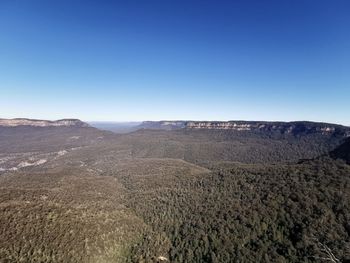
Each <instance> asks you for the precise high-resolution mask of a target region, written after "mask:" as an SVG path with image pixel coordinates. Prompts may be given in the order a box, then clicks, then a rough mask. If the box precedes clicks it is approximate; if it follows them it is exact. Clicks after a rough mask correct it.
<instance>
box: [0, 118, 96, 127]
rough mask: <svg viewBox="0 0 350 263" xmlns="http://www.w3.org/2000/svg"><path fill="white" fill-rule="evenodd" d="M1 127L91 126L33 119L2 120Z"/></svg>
mask: <svg viewBox="0 0 350 263" xmlns="http://www.w3.org/2000/svg"><path fill="white" fill-rule="evenodd" d="M0 126H3V127H17V126H34V127H90V125H89V124H87V123H85V122H82V121H81V120H78V119H62V120H57V121H48V120H33V119H22V118H19V119H0Z"/></svg>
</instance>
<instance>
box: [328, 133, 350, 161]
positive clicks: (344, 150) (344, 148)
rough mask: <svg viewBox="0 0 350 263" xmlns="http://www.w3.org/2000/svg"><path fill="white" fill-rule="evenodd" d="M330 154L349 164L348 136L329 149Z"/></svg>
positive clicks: (349, 140)
mask: <svg viewBox="0 0 350 263" xmlns="http://www.w3.org/2000/svg"><path fill="white" fill-rule="evenodd" d="M330 156H331V157H332V158H334V159H343V160H344V161H346V162H347V163H348V164H350V138H349V139H347V140H346V141H345V142H344V143H343V144H341V145H340V146H338V147H337V148H336V149H334V150H333V151H331V152H330Z"/></svg>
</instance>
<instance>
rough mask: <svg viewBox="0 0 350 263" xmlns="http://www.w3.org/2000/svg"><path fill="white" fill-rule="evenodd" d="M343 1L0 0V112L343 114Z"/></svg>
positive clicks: (207, 116) (106, 116)
mask: <svg viewBox="0 0 350 263" xmlns="http://www.w3.org/2000/svg"><path fill="white" fill-rule="evenodd" d="M349 12H350V2H349V1H323V0H317V1H311V0H310V1H308V0H304V1H300V0H290V1H288V0H282V1H281V0H276V1H260V0H259V1H250V0H248V1H247V0H245V1H243V0H242V1H214V0H212V1H205V0H201V1H199V0H198V1H189V0H186V1H184V0H183V1H182V0H178V1H170V0H159V1H153V0H148V1H97V0H96V1H76V0H72V1H65V0H56V1H44V0H43V1H36V0H31V1H25V0H23V1H18V0H0V117H5V118H12V117H29V118H45V119H59V118H68V117H69V118H80V119H82V120H90V121H91V120H109V121H136V120H137V121H138V120H161V119H193V120H236V119H244V120H286V121H289V120H314V121H325V122H334V123H341V124H345V125H350V103H349V101H350V86H349V84H350V72H349V71H350V31H349V28H350V16H349V15H348V14H349Z"/></svg>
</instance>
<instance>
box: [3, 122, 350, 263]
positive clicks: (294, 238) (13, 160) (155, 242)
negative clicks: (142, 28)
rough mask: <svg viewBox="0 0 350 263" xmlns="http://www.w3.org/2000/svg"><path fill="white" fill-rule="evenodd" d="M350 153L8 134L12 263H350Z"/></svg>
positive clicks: (238, 135) (75, 133)
mask: <svg viewBox="0 0 350 263" xmlns="http://www.w3.org/2000/svg"><path fill="white" fill-rule="evenodd" d="M349 142H350V140H349V138H347V139H346V136H344V134H338V133H326V134H325V133H319V132H318V133H317V132H316V133H315V132H305V131H300V133H297V134H289V133H288V134H284V133H280V132H263V133H262V132H260V133H259V132H251V131H229V130H190V129H177V130H170V131H164V130H139V131H136V132H132V133H129V134H113V133H111V132H106V131H100V130H98V129H95V128H92V127H86V128H82V127H58V128H55V127H43V128H36V127H24V126H23V127H22V126H21V127H4V128H0V150H1V153H0V237H1V238H0V262H6V263H11V262H47V263H49V262H74V263H75V262H76V263H80V262H84V263H85V262H87V263H96V262H101V263H116V262H118V263H122V262H129V263H133V262H140V263H148V262H150V263H151V262H163V263H164V262H350V209H349V208H350V207H349V204H350V165H349V153H350V147H349ZM12 144H15V146H14V147H12V146H11V145H12Z"/></svg>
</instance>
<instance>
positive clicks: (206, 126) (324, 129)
mask: <svg viewBox="0 0 350 263" xmlns="http://www.w3.org/2000/svg"><path fill="white" fill-rule="evenodd" d="M139 127H140V128H144V129H164V130H174V129H203V130H232V131H253V132H278V133H281V134H294V135H296V134H300V133H304V134H305V133H306V134H308V133H320V134H326V135H332V134H337V135H342V136H345V137H348V136H350V127H345V126H341V125H336V124H330V123H318V122H303V121H300V122H263V121H159V122H156V121H152V122H143V123H142V124H141V125H140V126H139Z"/></svg>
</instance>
